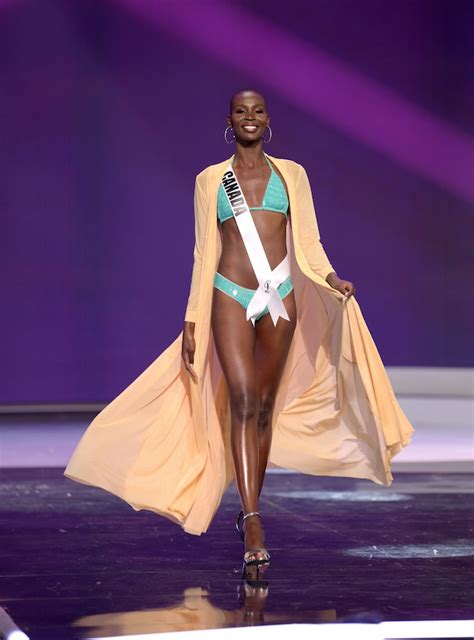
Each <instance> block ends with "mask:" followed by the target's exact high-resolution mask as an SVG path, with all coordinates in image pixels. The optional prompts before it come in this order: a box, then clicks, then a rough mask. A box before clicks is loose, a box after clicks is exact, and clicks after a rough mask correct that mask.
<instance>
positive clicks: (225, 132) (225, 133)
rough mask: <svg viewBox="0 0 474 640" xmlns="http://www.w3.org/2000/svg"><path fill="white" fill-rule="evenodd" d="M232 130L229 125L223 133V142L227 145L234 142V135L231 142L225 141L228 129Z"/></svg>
mask: <svg viewBox="0 0 474 640" xmlns="http://www.w3.org/2000/svg"><path fill="white" fill-rule="evenodd" d="M232 128H233V127H231V126H230V125H229V126H228V127H227V128H226V130H225V131H224V140H225V141H226V142H227V144H232V143H233V142H234V140H235V135H234V137H233V138H232V140H227V131H228V130H229V129H232Z"/></svg>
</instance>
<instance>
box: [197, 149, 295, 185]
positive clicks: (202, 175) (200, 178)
mask: <svg viewBox="0 0 474 640" xmlns="http://www.w3.org/2000/svg"><path fill="white" fill-rule="evenodd" d="M266 155H267V156H268V157H269V158H270V160H274V161H275V162H276V164H277V165H278V164H281V165H283V166H285V168H286V169H287V171H289V172H290V173H292V174H293V175H294V176H298V175H299V173H300V172H301V171H302V170H303V171H304V170H305V169H304V167H303V165H302V164H300V163H299V162H296V160H292V159H291V158H279V157H278V156H272V155H271V154H269V153H267V154H266ZM228 162H229V158H226V159H225V160H222V161H221V162H215V163H213V164H209V165H207V167H204V169H201V171H199V173H197V174H196V181H197V182H199V183H201V184H205V183H206V182H207V180H208V179H209V176H211V175H214V173H215V172H216V171H218V170H223V169H224V167H225V166H226V164H227V163H228Z"/></svg>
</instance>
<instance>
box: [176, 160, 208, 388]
mask: <svg viewBox="0 0 474 640" xmlns="http://www.w3.org/2000/svg"><path fill="white" fill-rule="evenodd" d="M204 179H205V175H204V172H203V171H202V172H201V173H199V174H198V175H197V176H196V181H195V184H194V252H193V257H194V263H193V272H192V276H191V287H190V291H189V297H188V304H187V306H186V312H185V316H184V328H183V345H182V357H183V361H184V365H185V367H186V369H187V370H188V372H189V373H190V375H191V377H192V378H193V380H194V381H195V382H196V381H197V375H196V373H195V371H194V369H193V367H192V365H193V362H194V351H195V349H196V344H195V340H194V329H195V323H196V317H197V308H198V301H199V287H200V283H201V270H202V257H203V253H204V241H205V233H206V219H207V217H206V213H207V208H208V202H207V195H206V191H207V190H206V189H205V187H204V186H203V180H204Z"/></svg>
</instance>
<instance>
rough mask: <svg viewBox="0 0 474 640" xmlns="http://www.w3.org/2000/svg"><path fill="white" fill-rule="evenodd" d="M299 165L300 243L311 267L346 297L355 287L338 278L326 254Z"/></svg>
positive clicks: (304, 171) (304, 172) (306, 181)
mask: <svg viewBox="0 0 474 640" xmlns="http://www.w3.org/2000/svg"><path fill="white" fill-rule="evenodd" d="M298 166H299V174H298V177H297V180H296V189H297V193H298V217H299V219H300V221H301V227H300V234H299V236H300V238H299V239H300V244H301V246H302V248H303V251H304V253H305V255H306V257H307V259H308V262H309V266H310V267H311V269H312V270H313V271H314V272H315V273H317V274H318V275H320V276H321V277H322V278H324V280H326V282H327V283H328V284H329V286H331V287H332V288H333V289H336V290H337V291H339V292H340V293H342V294H343V295H345V296H346V297H347V298H349V297H350V296H352V295H354V294H355V287H354V285H353V283H352V282H350V281H349V280H343V279H342V278H340V277H339V276H338V275H337V273H336V270H335V269H334V267H333V266H332V264H331V263H330V261H329V258H328V257H327V255H326V252H325V250H324V247H323V245H322V243H321V238H320V234H319V227H318V222H317V219H316V210H315V207H314V201H313V194H312V192H311V185H310V182H309V178H308V174H307V173H306V169H305V168H304V167H303V166H302V165H298Z"/></svg>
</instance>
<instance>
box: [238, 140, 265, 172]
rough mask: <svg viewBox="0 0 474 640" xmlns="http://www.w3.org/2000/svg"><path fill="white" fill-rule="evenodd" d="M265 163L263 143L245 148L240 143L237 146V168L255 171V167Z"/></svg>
mask: <svg viewBox="0 0 474 640" xmlns="http://www.w3.org/2000/svg"><path fill="white" fill-rule="evenodd" d="M264 162H265V157H264V151H263V149H262V143H261V142H258V143H257V144H255V145H252V146H248V147H245V146H243V145H241V144H240V143H238V142H237V143H236V144H235V155H234V161H233V163H232V164H233V165H235V164H237V166H240V167H247V168H248V169H253V167H257V166H259V165H261V164H263V163H264Z"/></svg>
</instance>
